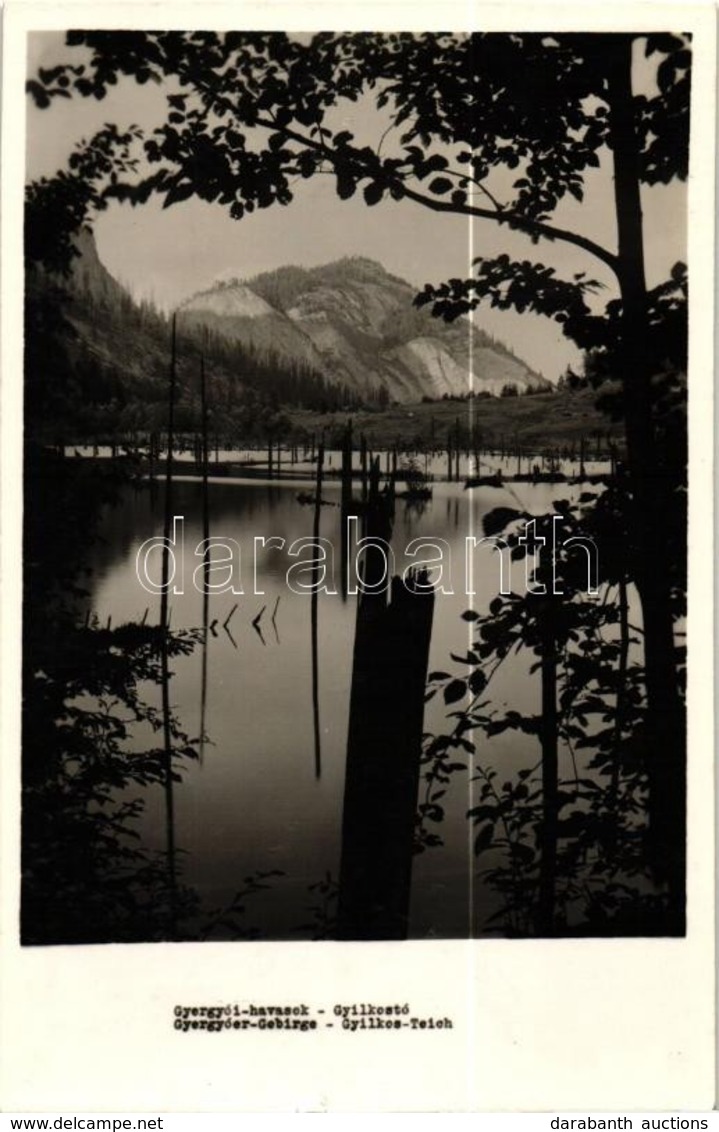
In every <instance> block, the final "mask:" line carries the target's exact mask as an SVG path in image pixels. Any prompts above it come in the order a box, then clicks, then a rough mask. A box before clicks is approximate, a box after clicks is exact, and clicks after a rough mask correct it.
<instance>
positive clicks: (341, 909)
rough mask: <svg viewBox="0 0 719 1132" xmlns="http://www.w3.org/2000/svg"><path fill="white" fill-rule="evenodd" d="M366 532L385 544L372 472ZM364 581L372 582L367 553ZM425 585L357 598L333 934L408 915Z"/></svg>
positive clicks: (428, 618)
mask: <svg viewBox="0 0 719 1132" xmlns="http://www.w3.org/2000/svg"><path fill="white" fill-rule="evenodd" d="M372 473H373V474H372V479H371V486H370V498H369V503H368V509H367V513H366V527H365V529H366V532H367V534H368V535H373V536H375V537H379V538H382V539H384V540H385V541H387V542H388V541H389V537H390V534H391V520H390V518H389V511H390V506H391V503H390V502H389V501H387V500H385V499H384V497H381V496H380V495H379V491H378V481H379V469H378V467H376V466H374V467H373V470H372ZM365 554H366V558H365V573H364V579H365V581H366V582H367V583H368V584H369V583H371V582H373V581H377V579H378V571H379V569H380V568H382V566H381V563H380V562H379V560H378V559H379V556H378V555H376V554H375V556H373V555H372V552H371V551H366V552H365ZM433 609H434V592H433V591H432V590H431V589H428V590H422V591H421V592H409V590H408V588H407V587H406V586H405V584H404V582H403V581H402V580H401V579H400V578H397V577H395V578H393V579H392V583H391V595H390V600H389V603H388V601H387V590H386V588H385V589H384V590H383V591H382V592H378V593H363V594H361V595H360V596H359V598H358V606H357V627H356V633H355V646H354V660H353V669H352V692H351V697H350V724H349V733H348V739H347V770H346V777H345V796H344V810H343V821H342V861H341V867H340V892H339V903H338V938H340V939H403V938H406V935H407V930H408V918H409V899H410V884H411V874H412V855H413V844H414V829H415V815H416V810H417V793H418V786H419V762H420V755H421V748H422V727H423V720H424V695H425V686H426V678H427V663H428V658H429V644H430V637H431V631H432V614H433Z"/></svg>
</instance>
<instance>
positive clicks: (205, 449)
mask: <svg viewBox="0 0 719 1132" xmlns="http://www.w3.org/2000/svg"><path fill="white" fill-rule="evenodd" d="M206 343H207V331H205V344H206ZM200 397H201V410H202V539H203V542H204V549H205V553H204V557H203V570H202V576H203V577H202V580H203V587H202V589H203V592H202V688H201V693H200V763H202V762H203V761H204V755H205V723H206V717H207V651H208V646H209V633H208V626H209V623H210V593H209V588H208V582H209V580H210V548H209V540H210V493H209V486H208V471H209V468H208V464H209V460H210V452H209V438H208V429H207V420H208V409H207V379H206V374H205V358H204V355H203V354H201V355H200Z"/></svg>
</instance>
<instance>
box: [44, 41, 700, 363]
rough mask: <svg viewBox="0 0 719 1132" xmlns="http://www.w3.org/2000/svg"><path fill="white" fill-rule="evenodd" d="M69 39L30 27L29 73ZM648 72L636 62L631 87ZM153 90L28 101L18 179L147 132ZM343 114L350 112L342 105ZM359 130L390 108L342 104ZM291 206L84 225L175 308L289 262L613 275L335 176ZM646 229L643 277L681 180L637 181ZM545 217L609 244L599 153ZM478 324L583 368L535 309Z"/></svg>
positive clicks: (679, 255)
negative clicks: (581, 188)
mask: <svg viewBox="0 0 719 1132" xmlns="http://www.w3.org/2000/svg"><path fill="white" fill-rule="evenodd" d="M78 57H79V52H78V49H72V48H66V47H65V46H64V43H63V36H62V34H61V33H56V32H39V33H38V32H35V33H32V34H31V35H30V36H29V37H28V73H29V75H32V74H34V73H35V72H36V70H37V67H38V66H49V65H51V64H52V63H57V62H60V61H73V62H74V61H78ZM645 81H646V78H645V76H644V75H643V74H642V73H641V71H640V70H639V69H638V70H637V84H638V86H641V85H642V84H643V83H645ZM165 95H166V91H164V90H163V89H162V88H161V87H158V86H157V85H156V84H153V83H147V84H145V85H144V86H138V85H137V84H136V83H134V82H132V81H130V80H120V82H119V83H118V85H117V87H116V88H115V89H114V90H113V91H112V93H109V94H108V96H107V97H106V98H105V99H104V100H102V101H101V102H98V101H96V100H95V99H92V98H91V99H81V98H79V97H74V98H73V99H68V100H65V99H56V100H55V101H54V102H53V104H52V105H51V107H50V108H49V109H47V110H38V109H37V108H36V107H35V105H34V103H32V101H31V100H29V99H28V101H27V135H26V137H27V170H26V172H27V180H33V179H35V178H37V177H39V176H51V175H52V174H53V173H55V172H56V171H57V170H58V169H59V168H62V167H64V166H65V165H66V163H67V159H68V156H69V154H70V152H71V150H72V149H73V148H74V146H75V144H76V143H77V142H79V141H80V140H81V139H83V138H88V137H90V136H92V134H93V133H94V132H95V131H96V130H98V129H100V128H101V127H102V126H103V125H104V124H105V123H106V122H116V123H117V125H118V126H120V127H124V126H128V125H130V124H131V123H137V124H138V125H140V126H142V127H143V128H144V129H149V128H151V127H152V126H153V125H156V124H157V123H158V122H159V121H161V120H162V118H163V116H164V110H165V106H166V103H165ZM350 114H351V115H352V116H351V117H349V115H350ZM338 121H341V122H342V124H343V126H344V127H346V128H347V129H351V130H352V131H353V132H354V133H355V134H356V135H357V136H358V137H362V138H366V139H367V141H369V142H371V141H373V140H374V141H379V139H380V137H381V135H382V134H383V132H384V130H385V128H386V124H387V121H386V118H382V117H378V116H377V114H376V112H375V111H374V110H373V108H372V107H371V106H370V105H369V104H368V103H364V104H362V103H361V104H359V105H358V106H351V107H349V109H348V111H347V112H343V115H342V117H341V118H340V119H339V120H338ZM294 189H295V194H296V195H295V199H294V201H293V202H292V203H291V204H290V205H289V206H288V207H284V208H283V207H281V206H274V207H272V208H269V209H266V210H263V211H260V212H256V213H254V214H251V215H249V216H245V217H243V219H242V220H240V221H236V220H232V219H231V218H230V216H229V214H228V213H227V211H226V210H224V209H222V208H221V207H220V206H218V205H210V204H207V203H206V202H203V201H199V200H190V201H187V202H182V203H181V204H178V205H174V206H172V207H171V208H169V209H162V207H161V205H160V204H159V202H158V201H155V200H151V201H150V202H148V203H147V204H146V205H143V206H141V207H137V208H132V207H131V206H130V205H127V204H123V205H119V204H116V203H115V204H113V205H112V206H111V207H110V208H109V209H108V210H107V211H106V212H103V213H100V214H99V215H98V217H97V219H96V221H95V224H94V231H95V238H96V241H97V247H98V253H99V256H100V259H101V260H102V262H103V263H104V264H105V266H106V267H107V269H108V270H109V271H110V272H111V274H112V275H113V276H114V277H115V278H116V279H118V280H119V281H120V282H122V283H123V284H125V286H127V287H128V289H129V290H130V291H131V292H132V294H133V295H134V296H135V297H136V298H143V297H147V298H152V299H153V300H154V301H155V302H156V303H157V304H158V305H160V306H162V307H163V308H165V309H171V308H172V307H173V306H175V305H177V304H179V303H180V302H182V301H183V300H184V299H186V298H188V297H189V296H190V295H192V294H194V293H195V292H197V291H199V290H202V289H203V288H205V287H207V286H209V285H210V284H211V283H212V282H213V281H214V280H216V279H218V278H221V277H227V276H236V277H238V278H241V279H249V278H251V277H252V276H253V275H256V274H257V273H259V272H261V271H267V270H272V269H274V268H277V267H281V266H283V265H286V264H298V265H301V266H305V267H312V266H316V265H319V264H323V263H328V262H331V261H332V260H336V259H339V258H341V257H342V256H347V255H363V256H367V257H369V258H371V259H375V260H378V261H379V262H380V263H381V264H382V265H383V266H384V267H385V268H386V269H387V270H388V271H389V272H391V273H393V274H395V275H399V276H400V277H402V278H405V279H407V280H408V282H410V283H411V284H413V285H414V286H416V287H417V289H418V290H419V289H421V288H422V287H423V286H424V284H425V283H428V282H432V283H440V282H442V281H443V280H444V279H447V278H451V277H453V276H465V275H468V274H469V273H470V265H471V262H472V260H473V259H474V258H475V257H476V256H479V255H487V256H494V255H498V254H500V253H503V252H506V253H507V254H510V255H519V256H520V257H522V258H528V259H531V260H534V261H540V262H543V263H546V264H550V265H552V266H555V267H556V268H557V269H559V270H561V271H562V273H563V274H565V275H567V276H568V277H569V276H570V275H571V274H574V273H575V272H579V271H587V273H588V274H589V275H590V276H591V277H592V278H596V279H598V280H599V281H600V282H603V283H605V284H606V285H607V287H608V290H606V291H604V292H602V301H605V300H606V299H609V298H612V297H614V293H615V292H614V289H613V283H612V277H611V274H610V273H609V272H608V270H607V269H606V268H604V266H603V265H602V264H600V263H599V262H598V261H596V260H594V259H593V258H592V257H590V256H588V255H587V254H586V253H584V252H583V251H581V249H575V248H572V247H569V246H567V245H561V244H558V243H556V242H554V243H551V244H550V243H547V242H546V241H542V242H540V243H539V244H538V245H532V244H531V243H530V241H529V240H528V239H527V238H526V237H524V236H522V235H521V234H520V233H516V232H507V231H506V230H503V229H500V228H499V227H498V226H497V225H496V224H494V223H493V222H492V221H482V220H475V221H470V219H469V218H467V217H462V216H455V215H443V214H439V213H435V212H431V211H429V210H427V209H425V208H423V207H422V206H421V205H416V204H415V203H414V202H411V201H383V202H381V203H380V204H378V205H376V206H374V207H371V208H370V207H368V206H367V205H366V204H365V203H364V200H363V198H362V194H361V192H358V193H357V194H356V195H355V196H354V197H353V198H351V199H350V200H348V201H341V200H340V199H339V198H338V196H337V193H336V189H335V182H334V178H332V177H328V176H324V177H323V176H316V177H312V178H310V179H309V180H306V181H300V182H298V183H297V184H296V185H295V186H294ZM642 206H643V212H644V222H645V233H646V249H645V251H646V268H647V282H648V284H649V286H653V285H655V284H657V283H659V282H661V281H662V280H663V279H664V278H666V276H667V274H668V270H669V268H670V267H671V265H672V264H673V263H675V262H676V261H677V260H679V259H686V250H685V249H686V196H685V186H683V185H681V184H678V183H674V184H672V185H670V186H657V187H654V188H652V189H649V190H645V191H644V194H643V199H642ZM554 220H555V222H556V223H557V224H558V225H561V226H562V227H565V228H570V229H573V230H575V231H579V232H583V233H584V234H586V235H588V236H590V237H592V238H593V239H595V240H597V241H598V242H599V243H602V244H604V246H606V247H608V248H610V250H613V249H614V248H615V247H616V230H615V222H614V201H613V190H612V178H611V167H610V164H609V162H608V161H607V160H604V161H603V162H602V165H601V167H600V168H599V169H597V170H593V171H592V172H591V177H589V178H588V179H587V181H586V193H585V199H584V201H583V202H582V203H581V204H579V203H578V202H575V201H573V200H572V201H571V202H568V203H566V204H565V203H563V204H562V205H561V206H560V208H559V209H558V210H557V212H556V214H555V217H554ZM474 319H475V321H476V323H477V325H478V326H480V327H482V328H483V329H485V330H487V331H488V332H489V333H491V334H493V335H494V336H495V337H497V338H500V339H502V340H503V341H504V342H505V343H506V344H507V345H508V346H510V348H511V349H513V350H514V352H515V353H516V354H517V355H518V356H519V357H521V358H523V359H524V360H525V361H526V362H527V363H528V364H529V365H530V366H531V367H532V368H533V369H534V370H535V371H536V372H538V373H541V374H543V375H544V376H545V377H548V378H550V379H551V380H555V379H556V378H557V377H558V376H559V375H560V374H561V373H563V372H564V370H565V369H566V367H567V365H572V366H573V367H575V368H578V367H580V366H581V355H580V354H579V352H578V351H577V350H576V349H575V347H574V346H573V345H572V343H571V342H569V341H568V339H566V338H565V337H564V336H563V334H562V333H561V329H560V328H559V326H558V324H556V323H553V322H551V321H549V320H547V319H544V318H541V317H539V316H535V315H531V314H522V315H518V314H516V313H513V312H500V311H492V310H486V311H485V309H484V308H482V309H480V310H479V311H477V312H476V314H475V315H474Z"/></svg>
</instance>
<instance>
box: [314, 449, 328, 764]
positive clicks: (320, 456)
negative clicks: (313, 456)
mask: <svg viewBox="0 0 719 1132" xmlns="http://www.w3.org/2000/svg"><path fill="white" fill-rule="evenodd" d="M324 458H325V448H324V444H323V443H322V442H320V445H319V448H318V449H317V478H316V481H315V515H314V524H313V528H312V538H313V541H314V544H315V546H317V545H318V544H319V537H320V513H321V510H322V465H323V464H324ZM315 573H316V575H318V574H319V566H317V567H316V570H315ZM316 582H317V577H315V583H316ZM318 599H319V595H318V593H317V588H316V585H315V588H314V589H313V590H312V609H311V617H312V718H313V721H314V733H315V777H316V778H319V777H320V776H321V774H322V747H321V740H320V698H319V646H318V634H317V614H318Z"/></svg>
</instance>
